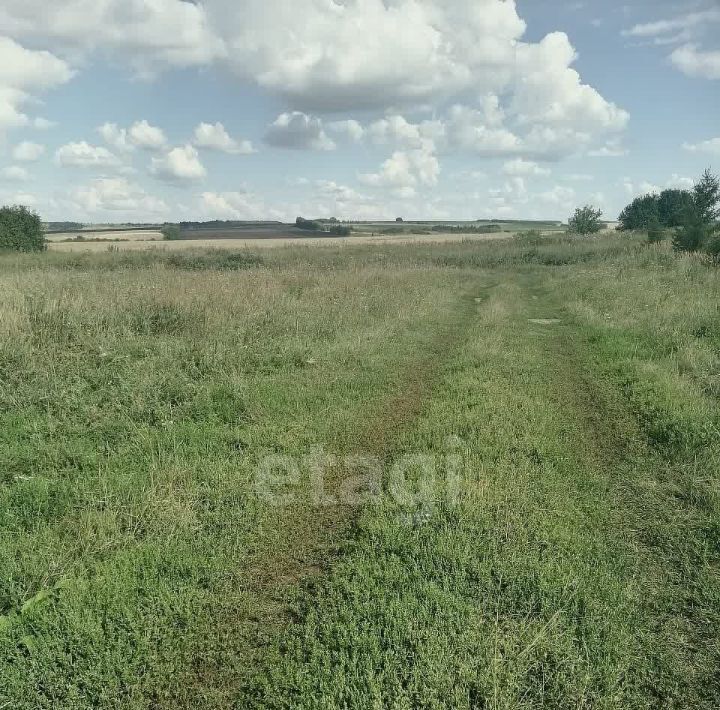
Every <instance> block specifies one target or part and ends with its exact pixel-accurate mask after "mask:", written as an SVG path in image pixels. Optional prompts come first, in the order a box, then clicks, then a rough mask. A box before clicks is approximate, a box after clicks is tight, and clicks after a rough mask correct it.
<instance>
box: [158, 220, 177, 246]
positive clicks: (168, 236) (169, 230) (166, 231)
mask: <svg viewBox="0 0 720 710" xmlns="http://www.w3.org/2000/svg"><path fill="white" fill-rule="evenodd" d="M160 231H161V232H162V235H163V239H165V240H166V241H169V242H174V241H177V240H178V239H182V234H181V232H180V227H178V225H177V224H166V225H165V226H164V227H163V228H162V229H161V230H160Z"/></svg>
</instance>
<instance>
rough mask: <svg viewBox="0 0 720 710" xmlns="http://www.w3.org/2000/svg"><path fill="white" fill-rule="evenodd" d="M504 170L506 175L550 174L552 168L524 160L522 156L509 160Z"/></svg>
mask: <svg viewBox="0 0 720 710" xmlns="http://www.w3.org/2000/svg"><path fill="white" fill-rule="evenodd" d="M503 172H504V173H505V174H506V175H515V176H530V175H536V176H540V175H550V170H548V169H547V168H541V167H540V166H539V165H538V164H537V163H534V162H532V161H530V160H523V159H522V158H516V159H515V160H509V161H508V162H507V163H505V165H503Z"/></svg>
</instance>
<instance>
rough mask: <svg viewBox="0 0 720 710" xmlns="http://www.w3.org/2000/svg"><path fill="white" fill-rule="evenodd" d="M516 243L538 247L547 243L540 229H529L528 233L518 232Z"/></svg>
mask: <svg viewBox="0 0 720 710" xmlns="http://www.w3.org/2000/svg"><path fill="white" fill-rule="evenodd" d="M515 239H516V241H518V242H520V244H523V245H525V246H531V247H537V246H540V245H541V244H542V243H543V242H544V241H547V240H546V239H545V238H544V237H543V235H542V232H541V231H540V230H539V229H529V230H528V231H527V232H518V233H517V234H516V235H515Z"/></svg>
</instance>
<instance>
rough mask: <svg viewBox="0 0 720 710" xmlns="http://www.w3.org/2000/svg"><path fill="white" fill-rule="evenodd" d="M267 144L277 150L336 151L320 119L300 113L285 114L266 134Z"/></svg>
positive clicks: (279, 117)
mask: <svg viewBox="0 0 720 710" xmlns="http://www.w3.org/2000/svg"><path fill="white" fill-rule="evenodd" d="M265 142H266V143H268V144H269V145H272V146H275V147H277V148H291V149H298V150H335V148H336V146H335V143H334V141H333V140H332V139H330V138H329V137H328V135H327V133H325V129H324V128H323V123H322V121H321V120H320V119H319V118H316V117H314V116H308V115H307V114H304V113H302V112H300V111H293V112H292V113H283V114H281V115H280V116H278V117H277V119H276V120H275V122H274V123H273V124H272V125H271V126H270V127H269V128H268V130H267V132H266V133H265Z"/></svg>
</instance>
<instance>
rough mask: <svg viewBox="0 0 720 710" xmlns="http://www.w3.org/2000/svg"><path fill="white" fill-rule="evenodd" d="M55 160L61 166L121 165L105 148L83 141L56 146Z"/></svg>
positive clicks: (101, 166) (111, 166)
mask: <svg viewBox="0 0 720 710" xmlns="http://www.w3.org/2000/svg"><path fill="white" fill-rule="evenodd" d="M55 162H56V163H57V164H58V165H60V166H61V167H63V168H68V167H75V168H117V167H119V166H120V165H121V162H120V160H119V159H118V158H117V156H116V155H114V154H113V153H111V152H110V151H109V150H108V149H107V148H103V147H101V146H94V145H90V144H89V143H87V142H85V141H80V142H79V143H68V144H67V145H64V146H62V147H60V148H58V150H57V151H56V153H55Z"/></svg>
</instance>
